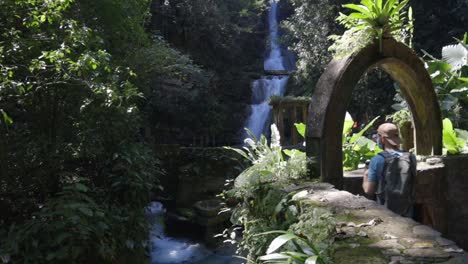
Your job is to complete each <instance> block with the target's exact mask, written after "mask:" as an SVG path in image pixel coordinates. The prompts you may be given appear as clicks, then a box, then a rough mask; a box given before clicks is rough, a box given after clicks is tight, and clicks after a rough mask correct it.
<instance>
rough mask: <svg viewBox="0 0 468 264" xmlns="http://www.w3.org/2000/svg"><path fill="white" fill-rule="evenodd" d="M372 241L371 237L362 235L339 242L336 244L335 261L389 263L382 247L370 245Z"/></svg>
mask: <svg viewBox="0 0 468 264" xmlns="http://www.w3.org/2000/svg"><path fill="white" fill-rule="evenodd" d="M371 243H373V241H372V240H371V239H368V238H361V237H355V238H349V239H345V240H343V241H339V242H337V243H336V244H335V245H334V254H333V263H335V264H340V263H343V264H344V263H359V264H387V263H388V259H387V258H386V257H385V255H384V254H383V253H382V251H381V250H380V249H378V248H370V247H368V245H369V244H371ZM351 245H359V246H357V247H352V246H351Z"/></svg>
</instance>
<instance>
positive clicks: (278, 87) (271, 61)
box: [244, 0, 289, 139]
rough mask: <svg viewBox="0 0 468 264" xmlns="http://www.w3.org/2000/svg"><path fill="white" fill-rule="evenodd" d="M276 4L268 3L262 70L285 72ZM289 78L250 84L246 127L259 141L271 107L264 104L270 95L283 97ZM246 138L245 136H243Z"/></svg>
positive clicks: (265, 79) (283, 76)
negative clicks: (266, 46)
mask: <svg viewBox="0 0 468 264" xmlns="http://www.w3.org/2000/svg"><path fill="white" fill-rule="evenodd" d="M277 13H278V3H277V2H276V0H272V1H271V2H270V10H269V12H268V24H269V32H270V48H271V50H270V54H269V56H268V58H266V59H265V61H264V69H265V70H266V71H268V70H270V71H271V70H277V71H278V70H279V71H281V70H283V71H284V70H285V67H284V65H283V57H282V55H281V47H280V45H279V43H278V41H279V35H278V19H277V16H278V14H277ZM288 78H289V76H285V75H281V76H264V77H262V78H261V79H259V80H255V81H254V82H253V83H252V105H251V106H250V107H251V114H250V117H249V118H248V119H247V122H246V125H245V127H247V128H248V129H249V130H250V131H252V133H253V134H254V135H255V137H256V138H257V139H259V137H260V135H261V134H266V131H267V129H268V127H269V124H267V122H268V120H269V118H270V112H271V106H270V105H268V103H267V102H266V101H267V100H268V99H269V98H270V97H271V96H272V95H283V94H284V92H285V90H286V85H287V83H288ZM244 137H247V135H244Z"/></svg>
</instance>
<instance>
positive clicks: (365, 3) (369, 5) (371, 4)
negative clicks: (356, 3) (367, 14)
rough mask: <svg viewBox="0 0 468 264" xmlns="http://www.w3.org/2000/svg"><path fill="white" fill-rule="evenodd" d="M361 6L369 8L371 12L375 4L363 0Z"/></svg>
mask: <svg viewBox="0 0 468 264" xmlns="http://www.w3.org/2000/svg"><path fill="white" fill-rule="evenodd" d="M361 4H362V5H363V6H365V7H367V8H368V9H369V10H371V9H372V6H374V2H372V0H361Z"/></svg>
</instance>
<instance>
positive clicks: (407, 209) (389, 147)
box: [362, 123, 416, 217]
mask: <svg viewBox="0 0 468 264" xmlns="http://www.w3.org/2000/svg"><path fill="white" fill-rule="evenodd" d="M400 143H401V140H400V137H399V134H398V127H397V126H396V125H394V124H392V123H384V124H382V125H380V126H379V128H378V129H377V144H378V145H379V147H380V148H382V149H383V152H381V153H379V154H378V155H375V156H374V157H373V158H372V159H371V160H370V164H369V166H368V169H367V170H366V171H365V173H364V178H363V184H362V188H363V189H364V192H365V193H366V194H368V195H371V196H374V195H376V198H377V202H378V203H379V204H382V205H384V206H386V207H387V208H388V209H390V210H392V211H394V212H395V213H398V214H400V215H402V216H407V217H412V216H413V205H414V178H415V175H416V158H415V156H414V155H413V154H411V153H409V152H403V151H401V150H400V149H399V145H400Z"/></svg>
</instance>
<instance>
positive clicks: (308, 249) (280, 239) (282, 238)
mask: <svg viewBox="0 0 468 264" xmlns="http://www.w3.org/2000/svg"><path fill="white" fill-rule="evenodd" d="M275 233H279V234H281V235H279V236H277V237H276V238H275V239H273V241H271V243H270V245H269V246H268V249H267V251H266V254H267V255H264V256H261V257H259V258H258V259H259V260H260V261H262V263H303V264H315V263H319V264H325V262H324V260H323V258H322V256H321V252H320V251H319V250H318V249H317V247H316V246H315V245H314V244H313V243H312V242H311V241H309V240H308V239H306V238H304V237H301V236H299V235H296V234H294V233H291V232H287V231H281V230H275V231H269V232H264V233H261V234H258V235H259V236H261V235H268V234H275ZM288 244H289V245H288ZM286 247H288V249H287V250H285V251H280V252H277V253H275V252H276V251H278V250H280V249H281V248H286ZM289 247H292V248H293V250H289Z"/></svg>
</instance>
